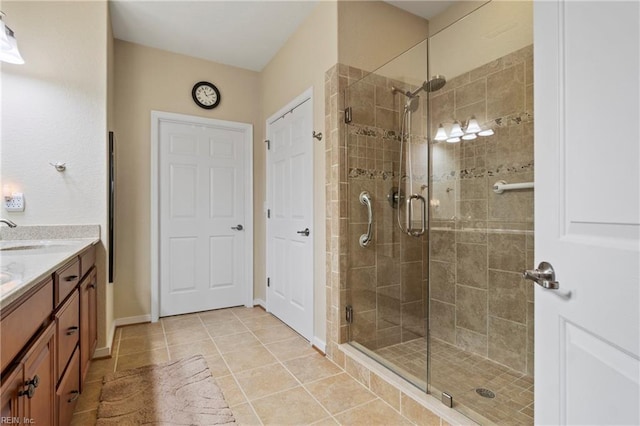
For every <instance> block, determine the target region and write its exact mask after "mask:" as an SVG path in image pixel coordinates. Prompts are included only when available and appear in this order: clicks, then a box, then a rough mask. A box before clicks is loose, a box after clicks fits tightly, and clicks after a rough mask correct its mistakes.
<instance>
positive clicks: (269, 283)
mask: <svg viewBox="0 0 640 426" xmlns="http://www.w3.org/2000/svg"><path fill="white" fill-rule="evenodd" d="M267 287H271V278H269V277H267Z"/></svg>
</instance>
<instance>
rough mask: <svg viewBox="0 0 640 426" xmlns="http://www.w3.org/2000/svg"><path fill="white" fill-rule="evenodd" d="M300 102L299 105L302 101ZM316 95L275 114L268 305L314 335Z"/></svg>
mask: <svg viewBox="0 0 640 426" xmlns="http://www.w3.org/2000/svg"><path fill="white" fill-rule="evenodd" d="M296 105H297V106H296ZM311 105H312V100H311V99H310V98H307V99H306V101H304V102H303V103H302V104H300V103H299V102H295V103H294V105H293V106H290V107H287V108H286V112H285V113H283V114H281V115H279V116H277V117H276V118H273V119H271V120H269V124H268V126H267V137H268V139H269V141H270V142H269V145H270V146H269V150H268V152H267V204H268V208H269V218H268V219H267V275H268V287H267V309H268V310H269V311H270V312H271V313H273V314H274V315H275V316H277V317H278V318H280V319H281V320H282V321H284V322H285V323H286V324H287V325H289V326H290V327H291V328H293V329H294V330H296V331H297V332H298V333H300V334H301V335H302V336H304V337H305V338H306V339H308V340H311V339H312V337H313V237H314V230H313V226H312V225H313V145H312V143H313V142H312V141H313V138H312V137H311V133H312V118H313V115H312V106H311Z"/></svg>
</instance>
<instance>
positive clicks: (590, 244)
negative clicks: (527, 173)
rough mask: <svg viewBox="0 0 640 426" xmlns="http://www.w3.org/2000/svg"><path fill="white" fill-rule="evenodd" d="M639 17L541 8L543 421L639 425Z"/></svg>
mask: <svg viewBox="0 0 640 426" xmlns="http://www.w3.org/2000/svg"><path fill="white" fill-rule="evenodd" d="M639 17H640V3H638V2H608V1H599V2H588V1H566V2H564V1H560V2H558V1H554V2H546V1H540V2H535V3H534V34H535V35H534V37H535V38H534V48H535V71H534V78H535V81H536V85H535V98H534V99H535V116H536V123H535V150H536V152H535V180H536V191H535V214H536V224H535V229H536V230H535V241H536V249H535V257H536V264H537V263H538V262H541V261H547V262H549V263H551V265H552V266H553V268H554V269H555V273H556V280H557V281H558V282H559V284H560V288H559V289H558V290H547V289H544V288H542V287H541V286H538V285H534V286H535V422H536V424H553V425H560V424H581V425H585V424H598V425H604V424H607V425H614V424H627V425H632V424H633V425H637V424H640V408H639V407H640V404H639V403H640V386H639V380H640V361H639V360H640V312H639V310H640V307H639V306H640V303H639V302H640V294H639V291H638V290H639V287H640V276H639V274H640V260H639V259H640V250H639V246H640V208H639V205H640V174H639V171H638V170H639V167H638V166H639V164H638V162H639V159H640V156H639V155H640V149H639V147H640V132H639V127H638V117H639V116H640V107H639V104H640V99H639V95H640V85H639V77H638V76H640V66H639V63H640V26H639ZM532 285H533V284H532ZM569 293H570V294H569Z"/></svg>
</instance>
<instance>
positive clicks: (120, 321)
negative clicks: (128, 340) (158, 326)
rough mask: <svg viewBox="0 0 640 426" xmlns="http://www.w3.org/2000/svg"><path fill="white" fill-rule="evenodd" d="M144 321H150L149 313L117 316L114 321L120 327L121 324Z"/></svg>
mask: <svg viewBox="0 0 640 426" xmlns="http://www.w3.org/2000/svg"><path fill="white" fill-rule="evenodd" d="M145 322H151V315H149V314H147V315H138V316H135V317H124V318H118V319H116V320H115V321H114V324H115V326H116V327H121V326H123V325H131V324H142V323H145Z"/></svg>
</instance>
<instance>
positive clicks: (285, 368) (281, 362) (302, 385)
mask: <svg viewBox="0 0 640 426" xmlns="http://www.w3.org/2000/svg"><path fill="white" fill-rule="evenodd" d="M268 314H269V315H270V316H271V317H273V318H276V317H275V316H274V315H273V314H270V313H268ZM234 315H235V313H234ZM238 319H240V318H238ZM240 321H242V320H241V319H240ZM278 321H281V320H280V319H279V318H278ZM281 322H282V321H281ZM243 324H244V323H243ZM283 324H284V323H283ZM284 325H286V324H284ZM245 327H246V326H245ZM247 329H249V327H247ZM249 332H250V333H251V334H252V335H253V336H254V337H255V338H256V339H258V341H259V342H260V344H261V345H262V346H263V347H264V348H265V349H266V350H267V352H269V353H270V354H271V355H272V356H273V357H274V358H275V359H276V360H277V362H278V363H279V364H280V365H281V366H282V368H284V370H285V371H286V372H287V373H288V374H290V375H291V377H293V379H294V380H295V381H296V382H298V384H299V386H300V387H301V388H302V389H303V390H304V391H305V392H306V393H307V395H309V396H310V397H311V398H312V399H313V400H314V401H315V402H316V403H317V404H318V405H319V406H320V407H321V408H322V409H323V410H324V411H325V412H326V413H327V414H328V416H329V417H330V418H331V419H333V420H335V421H336V422H337V423H339V422H338V421H337V420H336V419H335V418H334V417H333V415H332V414H331V413H330V412H329V410H327V408H326V407H325V406H324V405H323V404H322V403H320V401H318V400H317V399H316V397H315V396H314V395H313V394H312V393H311V392H309V390H308V389H307V388H306V387H305V386H304V384H303V383H302V382H301V381H300V380H299V379H298V378H297V377H296V375H295V374H293V372H291V371H290V370H289V369H288V368H287V366H286V365H285V364H284V361H282V360H280V358H278V357H277V356H276V354H275V353H273V352H272V351H271V350H270V349H269V348H268V347H267V345H266V344H264V343H262V341H261V340H260V338H259V337H258V336H256V335H255V333H254V330H251V329H249ZM294 332H295V330H294ZM296 338H298V336H296V337H292V338H291V339H283V340H282V341H279V342H284V341H286V340H293V339H296ZM279 342H272V343H279ZM272 343H270V344H272ZM305 356H308V355H303V356H300V357H296V358H291V359H298V358H303V357H305ZM287 361H289V360H287ZM257 368H261V367H257ZM295 387H297V386H294V387H291V388H288V389H284V390H281V391H279V392H274V393H272V394H269V395H265V396H263V397H261V398H256V400H259V399H262V398H266V397H268V396H272V395H276V394H278V393H280V392H284V391H287V390H290V389H294V388H295ZM247 401H249V399H248V398H247ZM249 402H250V403H251V401H249ZM251 405H252V406H253V404H251ZM320 420H322V419H319V420H318V421H320ZM314 423H315V422H314Z"/></svg>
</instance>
